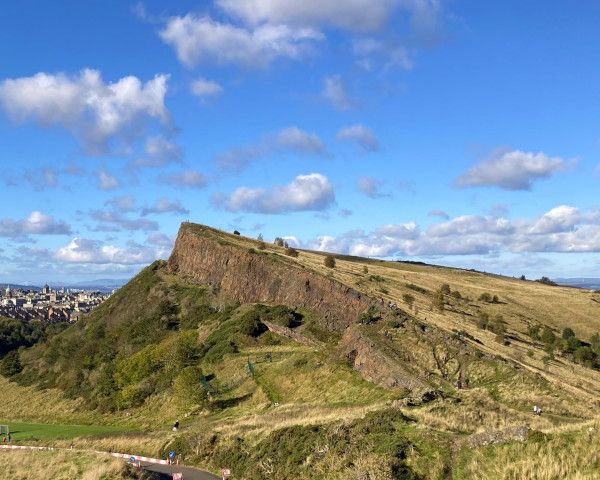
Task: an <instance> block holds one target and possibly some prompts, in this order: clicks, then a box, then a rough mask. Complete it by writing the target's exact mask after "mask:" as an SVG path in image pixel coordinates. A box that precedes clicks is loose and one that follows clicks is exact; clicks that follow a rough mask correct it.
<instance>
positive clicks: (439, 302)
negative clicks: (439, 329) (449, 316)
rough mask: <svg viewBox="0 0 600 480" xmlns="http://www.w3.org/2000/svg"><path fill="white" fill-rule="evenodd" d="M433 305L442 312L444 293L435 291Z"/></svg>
mask: <svg viewBox="0 0 600 480" xmlns="http://www.w3.org/2000/svg"><path fill="white" fill-rule="evenodd" d="M431 306H432V307H433V308H435V309H436V310H438V311H440V312H443V311H444V294H443V293H442V292H441V291H439V292H436V293H435V295H434V296H433V300H432V301H431Z"/></svg>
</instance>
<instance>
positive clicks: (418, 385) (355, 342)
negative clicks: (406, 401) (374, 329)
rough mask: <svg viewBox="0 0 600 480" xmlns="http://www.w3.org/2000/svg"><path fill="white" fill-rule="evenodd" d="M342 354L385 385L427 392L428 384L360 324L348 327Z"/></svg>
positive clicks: (341, 347)
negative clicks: (371, 337)
mask: <svg viewBox="0 0 600 480" xmlns="http://www.w3.org/2000/svg"><path fill="white" fill-rule="evenodd" d="M339 349H340V354H341V355H343V356H345V357H346V358H348V359H349V360H350V361H351V362H352V364H353V366H354V369H355V370H357V371H359V372H360V373H361V375H362V377H363V378H364V379H366V380H369V381H371V382H373V383H376V384H378V385H380V386H382V387H386V388H394V387H401V388H406V389H408V390H411V391H427V390H428V386H427V384H426V383H425V382H423V381H421V380H420V379H419V378H417V376H416V375H415V373H413V372H409V371H408V370H407V369H406V368H405V367H404V365H406V363H405V362H402V361H399V360H398V359H396V358H393V357H392V356H391V355H390V354H388V353H385V352H384V351H383V350H382V349H381V348H379V347H378V346H377V345H376V344H375V342H374V341H373V340H371V339H369V338H368V337H367V336H366V335H365V334H363V332H362V331H361V327H360V326H359V325H357V326H354V327H351V328H348V329H347V330H346V332H345V333H344V336H343V337H342V340H341V341H340V343H339Z"/></svg>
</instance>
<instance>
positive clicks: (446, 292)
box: [440, 283, 450, 295]
mask: <svg viewBox="0 0 600 480" xmlns="http://www.w3.org/2000/svg"><path fill="white" fill-rule="evenodd" d="M440 292H442V293H443V294H444V295H450V285H448V284H447V283H444V284H443V285H442V286H441V287H440Z"/></svg>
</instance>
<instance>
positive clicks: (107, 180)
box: [96, 169, 120, 190]
mask: <svg viewBox="0 0 600 480" xmlns="http://www.w3.org/2000/svg"><path fill="white" fill-rule="evenodd" d="M96 181H97V186H98V188H99V189H100V190H114V189H115V188H117V187H119V185H120V182H119V179H118V178H117V177H115V176H114V175H111V174H110V173H108V172H107V171H106V170H104V169H102V170H98V172H97V174H96Z"/></svg>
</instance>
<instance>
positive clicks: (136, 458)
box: [0, 444, 169, 465]
mask: <svg viewBox="0 0 600 480" xmlns="http://www.w3.org/2000/svg"><path fill="white" fill-rule="evenodd" d="M0 449H4V450H66V451H74V452H84V451H87V450H76V449H72V448H56V447H34V446H30V445H12V444H11V445H7V444H4V445H0ZM94 453H98V454H100V455H110V456H111V457H116V458H124V459H126V460H129V461H131V462H146V463H155V464H158V465H168V464H169V461H168V460H161V459H159V458H151V457H143V456H141V455H132V454H130V453H114V452H102V451H99V450H95V451H94Z"/></svg>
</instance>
